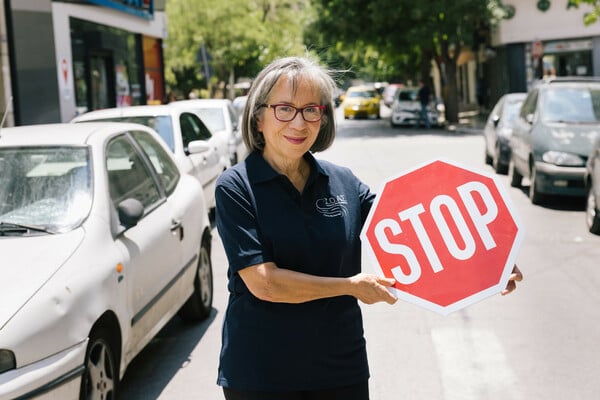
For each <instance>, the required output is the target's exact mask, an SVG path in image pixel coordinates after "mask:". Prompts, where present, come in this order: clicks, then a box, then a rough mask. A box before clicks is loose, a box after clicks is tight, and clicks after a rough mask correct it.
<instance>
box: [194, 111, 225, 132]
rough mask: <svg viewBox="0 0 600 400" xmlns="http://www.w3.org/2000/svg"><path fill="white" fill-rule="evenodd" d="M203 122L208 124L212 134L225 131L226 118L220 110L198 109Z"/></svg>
mask: <svg viewBox="0 0 600 400" xmlns="http://www.w3.org/2000/svg"><path fill="white" fill-rule="evenodd" d="M196 111H197V112H198V115H199V116H200V119H201V120H202V122H204V123H205V124H206V126H207V127H208V129H210V130H211V132H218V131H222V130H225V116H224V115H223V112H222V111H221V109H220V108H216V107H207V108H198V109H196Z"/></svg>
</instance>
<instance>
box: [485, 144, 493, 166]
mask: <svg viewBox="0 0 600 400" xmlns="http://www.w3.org/2000/svg"><path fill="white" fill-rule="evenodd" d="M484 153H485V154H484V156H485V158H484V160H485V165H493V161H494V159H493V157H492V156H490V155H489V154H488V151H487V145H486V148H485V150H484Z"/></svg>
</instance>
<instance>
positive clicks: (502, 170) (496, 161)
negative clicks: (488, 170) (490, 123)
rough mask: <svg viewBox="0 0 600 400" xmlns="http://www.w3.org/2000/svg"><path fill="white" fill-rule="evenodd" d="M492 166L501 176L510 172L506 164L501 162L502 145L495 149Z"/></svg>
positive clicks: (497, 145)
mask: <svg viewBox="0 0 600 400" xmlns="http://www.w3.org/2000/svg"><path fill="white" fill-rule="evenodd" d="M492 166H493V167H494V171H496V173H498V174H501V175H506V173H507V172H508V167H507V166H506V165H505V164H502V163H501V162H500V145H499V144H496V147H494V157H493V158H492Z"/></svg>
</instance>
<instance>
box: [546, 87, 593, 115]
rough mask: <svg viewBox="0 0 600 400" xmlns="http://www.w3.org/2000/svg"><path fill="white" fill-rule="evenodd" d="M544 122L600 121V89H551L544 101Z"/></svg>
mask: <svg viewBox="0 0 600 400" xmlns="http://www.w3.org/2000/svg"><path fill="white" fill-rule="evenodd" d="M542 120H544V121H546V122H579V123H596V122H598V121H600V87H587V86H586V87H568V88H552V89H549V90H548V91H547V93H546V95H545V96H544V100H543V105H542Z"/></svg>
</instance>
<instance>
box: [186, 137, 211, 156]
mask: <svg viewBox="0 0 600 400" xmlns="http://www.w3.org/2000/svg"><path fill="white" fill-rule="evenodd" d="M209 150H210V144H209V143H208V142H207V141H206V140H192V141H191V142H189V143H188V145H187V152H188V154H198V153H204V152H206V151H209Z"/></svg>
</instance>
